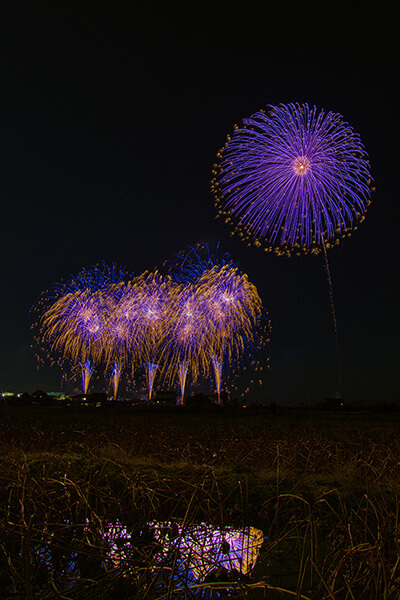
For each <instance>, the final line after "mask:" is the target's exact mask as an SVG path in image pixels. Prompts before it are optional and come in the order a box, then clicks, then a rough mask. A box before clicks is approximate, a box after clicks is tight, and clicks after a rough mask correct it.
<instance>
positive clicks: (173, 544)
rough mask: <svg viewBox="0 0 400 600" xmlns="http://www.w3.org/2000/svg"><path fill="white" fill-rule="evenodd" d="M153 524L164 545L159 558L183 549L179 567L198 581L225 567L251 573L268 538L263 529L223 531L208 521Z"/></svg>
mask: <svg viewBox="0 0 400 600" xmlns="http://www.w3.org/2000/svg"><path fill="white" fill-rule="evenodd" d="M149 525H150V527H151V528H152V529H154V533H155V537H156V539H157V540H158V541H159V542H160V543H161V545H162V550H161V552H160V554H159V561H165V559H168V557H170V556H171V554H172V553H173V552H176V550H179V558H178V560H179V568H180V569H181V570H184V571H185V572H190V573H191V574H192V575H193V577H194V579H195V580H198V581H204V579H205V578H206V577H207V575H209V574H210V573H211V572H212V571H215V570H217V569H221V568H223V569H226V570H228V571H232V570H235V571H237V572H238V573H241V574H242V575H247V574H248V573H249V572H250V571H251V570H252V568H253V567H254V565H255V563H256V561H257V558H258V555H259V552H260V548H261V545H262V543H263V541H264V535H263V532H262V531H260V530H259V529H255V528H254V527H249V528H246V529H242V530H237V529H232V528H226V529H224V531H221V530H220V529H218V528H214V527H211V526H210V525H207V524H206V523H201V524H200V525H189V526H187V527H185V528H182V527H180V526H179V525H177V524H175V523H170V522H164V523H158V522H156V521H153V522H151V523H149Z"/></svg>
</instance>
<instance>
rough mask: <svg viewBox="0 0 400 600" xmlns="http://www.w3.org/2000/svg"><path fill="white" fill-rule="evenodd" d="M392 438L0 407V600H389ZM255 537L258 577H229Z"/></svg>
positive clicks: (399, 449) (394, 551)
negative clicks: (237, 546)
mask: <svg viewBox="0 0 400 600" xmlns="http://www.w3.org/2000/svg"><path fill="white" fill-rule="evenodd" d="M399 434H400V417H399V416H398V415H392V416H384V415H360V414H358V415H356V414H354V415H352V414H340V415H335V414H333V413H314V412H313V413H311V412H310V413H304V414H297V415H296V414H292V413H288V414H278V415H273V414H271V413H270V412H269V410H265V411H258V412H251V411H250V412H246V411H245V410H241V411H239V410H228V409H220V410H217V409H215V410H212V411H208V412H206V411H197V412H196V411H193V410H192V411H190V410H185V409H176V410H174V409H170V410H160V409H158V410H156V409H153V410H148V411H146V410H135V409H132V410H127V409H120V410H118V409H115V410H108V409H97V410H96V409H79V410H72V409H71V410H64V409H62V408H59V407H57V408H30V407H28V408H19V409H17V408H12V407H8V408H7V407H2V408H1V411H0V450H1V457H0V460H1V471H0V473H1V475H0V476H1V486H0V494H1V503H0V508H1V513H0V528H1V531H0V597H1V598H16V599H18V600H19V599H23V598H24V599H29V600H33V599H38V598H40V599H47V598H48V599H50V598H68V599H81V598H82V599H85V600H86V599H87V600H89V599H91V598H93V599H102V598H104V599H105V598H115V599H116V600H118V599H122V598H127V599H128V598H132V599H133V598H147V599H149V600H155V599H159V600H161V599H162V598H165V599H166V598H171V599H175V598H231V597H232V598H255V599H258V598H264V597H265V598H271V599H278V598H279V599H289V598H297V599H300V598H309V599H313V600H314V599H315V600H317V599H318V600H323V599H331V600H333V599H337V600H339V599H349V600H361V599H371V600H372V599H374V600H380V599H382V600H383V599H387V600H398V598H399V597H400V553H399V550H400V522H399V516H400V512H399V508H400V507H399V498H400V495H399V493H400V469H399V467H400V435H399ZM250 528H254V529H250ZM256 530H261V531H262V532H263V536H262V538H260V537H259V544H260V545H259V546H258V548H257V553H259V554H258V559H257V561H256V564H255V567H254V569H251V568H250V567H251V566H252V563H251V565H250V567H249V568H248V569H246V568H245V567H244V566H243V565H242V563H240V565H242V567H243V568H242V572H240V568H239V567H238V566H237V565H238V563H237V562H236V563H235V564H236V569H234V568H229V567H230V566H232V564H231V563H229V560H230V558H229V557H231V555H232V551H233V550H232V548H233V546H232V542H231V544H229V543H228V542H229V540H232V539H233V538H232V536H233V537H234V536H235V535H236V533H234V532H240V531H241V532H245V533H243V534H242V541H243V539H245V537H246V536H248V537H247V541H248V542H249V539H250V537H251V535H252V533H254V532H256ZM199 532H200V533H199ZM201 532H203V533H201ZM210 532H214V533H213V534H211V533H210ZM215 532H220V533H219V534H220V537H218V535H219V534H218V535H217V534H216V533H215ZM221 532H222V533H221ZM196 535H203V538H204V536H205V537H206V536H207V535H208V536H210V535H213V536H214V537H213V540H214V542H215V540H217V542H218V544H219V545H220V548H219V549H218V552H219V559H218V560H219V562H216V563H215V564H213V565H212V568H211V567H210V563H208V564H207V565H206V566H204V564H203V563H201V556H200V554H201V553H200V554H199V551H198V548H197V550H196V551H195V546H196V543H197V542H196V541H193V547H192V548H190V547H189V546H190V544H188V541H187V540H188V539H189V538H190V536H196ZM229 535H231V537H229ZM258 535H259V536H260V535H261V534H258ZM188 536H189V537H188ZM221 536H222V537H221ZM224 536H225V537H224ZM243 536H244V537H243ZM190 539H192V538H190ZM210 539H211V538H210ZM221 539H222V543H221ZM260 539H261V541H260ZM218 540H219V541H218ZM227 540H228V541H227ZM184 542H185V544H186V546H185V545H184ZM214 542H213V543H214ZM217 542H215V543H217ZM261 542H262V545H261ZM249 543H250V542H249ZM202 548H203V551H204V552H205V550H204V548H205V546H204V544H203V546H202ZM207 552H208V550H207ZM207 552H205V554H207ZM210 556H211V555H210V553H208V558H209V557H210ZM213 556H214V555H213ZM221 556H222V557H225V558H223V559H221ZM227 557H228V558H227ZM228 559H229V560H228ZM253 559H255V555H254V556H253ZM243 560H244V559H243ZM196 561H197V562H196ZM224 561H225V562H224ZM250 562H251V561H250ZM243 564H244V563H243ZM199 565H200V566H199Z"/></svg>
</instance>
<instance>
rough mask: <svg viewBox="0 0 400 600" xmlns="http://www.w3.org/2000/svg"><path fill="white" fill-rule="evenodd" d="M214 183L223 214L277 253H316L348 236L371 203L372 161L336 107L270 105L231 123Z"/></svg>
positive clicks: (241, 232) (253, 240)
mask: <svg viewBox="0 0 400 600" xmlns="http://www.w3.org/2000/svg"><path fill="white" fill-rule="evenodd" d="M217 158H218V161H217V163H216V165H215V166H214V169H213V179H212V183H211V188H212V191H213V193H214V196H215V199H216V207H217V210H218V216H221V217H223V218H224V219H225V221H226V222H228V223H232V224H233V227H234V232H237V233H239V235H240V237H242V238H243V239H244V240H245V241H247V242H248V243H249V244H250V243H255V244H256V245H257V246H264V247H265V249H266V250H272V249H274V250H275V252H276V253H277V254H283V255H287V256H290V255H291V254H292V253H295V254H301V253H306V252H309V251H311V252H313V253H317V252H319V250H320V249H321V247H323V246H325V247H326V248H329V247H330V245H332V243H338V241H339V239H340V238H341V237H344V236H346V235H349V234H350V232H351V231H352V230H353V229H355V226H356V224H357V223H358V222H361V221H362V220H363V219H364V213H365V211H366V209H367V207H368V205H369V204H370V195H371V187H370V184H371V175H370V165H369V162H368V159H367V154H366V152H365V150H364V146H363V144H362V143H361V140H360V137H359V135H358V134H357V133H355V132H354V131H353V129H352V127H350V125H348V124H347V123H346V122H344V120H343V117H342V116H341V115H340V114H338V113H333V112H325V111H324V110H321V111H318V110H317V108H316V107H313V108H310V107H309V106H308V104H293V103H292V104H288V105H284V104H280V105H279V106H276V107H274V106H268V107H267V110H266V111H264V110H260V111H258V112H256V113H255V114H253V115H252V116H251V117H249V118H246V119H243V124H242V125H241V126H240V127H238V126H236V127H235V128H234V131H233V133H232V135H231V136H228V139H227V142H226V144H225V146H224V147H223V148H222V149H221V150H220V152H219V153H218V156H217Z"/></svg>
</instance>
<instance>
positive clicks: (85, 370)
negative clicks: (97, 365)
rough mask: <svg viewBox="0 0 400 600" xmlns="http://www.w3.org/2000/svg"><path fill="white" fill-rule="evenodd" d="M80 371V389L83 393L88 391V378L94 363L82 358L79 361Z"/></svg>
mask: <svg viewBox="0 0 400 600" xmlns="http://www.w3.org/2000/svg"><path fill="white" fill-rule="evenodd" d="M80 366H81V373H82V390H83V393H84V394H87V393H88V390H89V383H90V379H91V377H92V375H93V372H94V365H93V364H92V363H91V362H90V360H89V359H86V360H83V361H82V362H81V363H80Z"/></svg>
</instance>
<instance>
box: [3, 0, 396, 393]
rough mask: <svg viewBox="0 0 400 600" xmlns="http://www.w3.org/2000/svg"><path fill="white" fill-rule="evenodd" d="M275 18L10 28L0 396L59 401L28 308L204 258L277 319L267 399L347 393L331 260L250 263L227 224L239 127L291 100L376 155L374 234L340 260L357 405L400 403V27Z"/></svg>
mask: <svg viewBox="0 0 400 600" xmlns="http://www.w3.org/2000/svg"><path fill="white" fill-rule="evenodd" d="M167 4H168V7H167V8H166V6H167ZM270 4H271V6H269V5H270ZM276 4H279V6H278V7H276V6H275V7H272V3H269V2H260V3H257V2H252V1H251V0H247V1H243V2H233V1H229V2H228V1H224V2H219V1H218V0H215V2H210V3H208V2H198V3H186V5H185V6H186V9H184V10H186V11H188V12H187V13H185V12H184V10H183V9H182V8H181V5H178V4H174V3H162V4H161V3H157V2H148V3H146V4H144V5H143V6H141V5H140V4H137V3H131V4H130V5H129V6H130V9H129V10H128V9H126V10H124V9H123V8H121V7H120V8H115V7H114V8H112V9H110V10H111V12H104V13H102V14H100V13H99V12H89V10H88V12H87V13H86V14H84V13H81V14H78V13H76V12H74V11H73V10H72V9H68V8H65V7H64V8H60V7H59V6H56V7H54V6H52V5H49V7H48V8H46V9H45V8H44V5H42V7H41V5H40V3H39V7H38V6H37V5H35V6H34V7H33V8H32V12H30V13H28V12H26V13H24V12H23V11H21V9H15V12H14V13H13V14H12V12H11V11H10V12H9V14H8V15H5V16H4V18H3V24H2V31H1V32H0V33H1V36H0V38H1V44H2V49H1V87H2V91H1V96H0V106H1V111H0V119H1V128H0V143H1V176H0V186H1V191H0V198H1V216H2V236H1V238H2V244H1V283H2V291H1V296H0V301H1V359H0V386H1V391H3V392H4V391H10V390H11V391H25V390H26V391H28V392H33V391H34V390H35V389H38V388H41V389H45V390H47V391H50V390H58V389H59V388H60V370H59V369H57V368H56V367H55V368H53V369H50V368H43V369H40V370H37V369H36V362H35V356H34V354H35V353H34V350H33V349H32V348H31V345H32V343H33V336H32V332H31V331H30V324H31V322H32V315H30V314H29V310H30V307H31V306H32V304H33V303H34V302H35V300H36V299H37V297H38V296H39V294H40V293H41V292H42V291H43V290H45V289H47V288H48V287H49V286H50V285H51V284H52V283H54V282H57V281H60V280H61V279H62V278H65V277H68V275H69V274H77V273H78V272H79V271H80V270H81V268H82V267H85V268H90V266H91V265H93V264H95V263H98V262H99V261H101V260H105V261H106V262H108V263H111V262H116V263H118V264H122V265H126V266H127V267H128V268H129V269H130V270H132V271H134V272H135V273H140V272H142V271H143V270H145V269H152V268H154V267H156V266H157V265H160V264H161V263H163V262H164V261H165V260H166V259H170V258H171V257H173V255H174V254H175V253H177V252H179V251H180V250H183V249H185V248H186V247H187V246H189V245H194V244H195V243H196V242H198V241H199V240H202V241H205V242H208V243H209V244H210V245H211V247H213V246H214V245H215V244H216V243H217V242H218V241H219V242H220V245H221V248H222V249H223V251H227V252H229V253H230V254H231V255H232V258H233V259H234V260H236V261H238V262H239V263H240V264H241V267H242V269H243V271H245V272H246V273H248V275H249V277H250V279H251V281H252V282H253V283H254V284H255V285H256V286H257V288H258V291H259V293H260V295H261V297H262V299H263V302H264V305H265V307H266V308H267V310H268V312H269V316H270V318H271V322H272V333H271V342H270V344H269V347H268V352H269V356H270V365H271V370H270V371H269V372H268V373H267V374H265V375H264V382H263V386H262V388H255V389H254V391H253V392H252V394H253V396H252V397H254V398H258V399H264V400H266V401H267V402H269V401H271V400H276V401H280V402H292V401H306V402H309V401H312V402H316V401H318V400H321V399H323V398H325V397H327V396H330V395H332V394H333V393H334V392H335V391H336V390H337V388H338V386H337V369H336V354H335V339H334V333H333V325H332V316H331V309H330V304H329V289H328V283H327V278H326V275H325V268H324V263H323V259H322V258H321V257H320V256H319V257H312V256H305V257H301V258H291V259H283V258H277V257H275V256H274V255H271V254H265V253H264V252H262V251H261V250H259V249H258V248H255V247H250V248H248V247H246V246H245V245H244V244H242V243H241V242H240V241H239V240H236V239H235V238H232V237H230V235H229V229H228V228H227V226H225V225H224V223H223V222H222V221H219V220H215V211H214V204H213V198H212V197H211V194H210V189H209V181H210V177H211V168H212V165H213V162H214V160H215V155H216V153H217V151H218V149H219V148H220V147H221V146H222V145H223V144H224V142H225V139H226V135H227V134H228V133H229V132H230V131H231V129H232V127H233V125H234V124H235V123H238V122H240V120H241V119H242V118H243V117H247V116H250V115H251V114H252V113H254V112H255V111H257V110H258V109H260V108H262V107H264V106H265V105H266V104H277V103H279V102H291V101H293V102H308V103H309V104H310V105H314V104H315V105H317V106H318V107H321V108H322V107H324V108H325V109H327V110H333V111H334V112H339V113H341V114H342V115H343V116H344V118H345V120H346V121H348V122H349V123H350V124H351V125H352V126H353V127H354V129H355V130H356V131H357V132H358V133H359V134H360V136H361V139H362V141H363V143H364V145H365V147H366V150H367V151H368V153H369V156H370V161H371V164H372V172H373V177H374V180H375V187H376V192H375V194H374V195H373V198H372V200H373V202H372V205H371V207H370V209H369V211H368V213H367V216H366V220H365V222H364V223H363V224H362V225H360V227H359V228H358V230H357V231H356V232H355V233H354V234H353V235H352V237H350V238H348V239H346V241H345V242H344V243H341V245H340V246H339V247H338V248H335V249H334V250H331V251H330V252H329V260H330V264H331V271H332V278H333V286H334V295H335V303H336V313H337V320H338V329H339V343H340V356H341V365H342V375H343V393H344V396H345V398H346V399H348V400H359V399H370V400H371V399H380V400H388V401H391V400H393V399H397V400H399V399H400V384H399V379H398V372H399V366H398V365H399V351H398V340H399V337H400V331H399V317H398V314H399V306H400V294H399V250H398V227H399V225H398V223H399V191H398V188H399V186H398V181H399V177H398V171H399V164H400V157H399V150H398V139H399V117H398V114H399V109H398V99H397V97H396V94H395V89H396V84H397V80H398V73H399V64H398V63H399V61H398V57H399V48H398V47H397V44H396V38H397V25H398V24H396V19H395V15H394V14H390V12H384V9H383V5H380V4H379V3H366V2H364V3H362V4H361V3H360V4H358V3H356V2H354V3H350V4H351V6H352V8H351V9H349V8H348V7H346V4H345V3H344V4H343V5H341V4H338V3H328V4H327V3H321V2H320V3H318V4H317V3H312V2H309V3H307V2H306V3H296V4H295V3H293V4H292V3H276ZM91 6H92V7H94V6H95V5H94V4H93V5H91ZM110 6H113V4H110ZM161 7H164V8H163V9H161ZM193 7H194V8H193ZM361 7H362V8H361ZM64 10H65V12H63V11H64ZM69 10H70V12H68V11H69ZM93 10H94V9H93ZM52 11H53V12H52ZM96 11H98V9H97V8H96ZM378 11H379V12H378Z"/></svg>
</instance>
